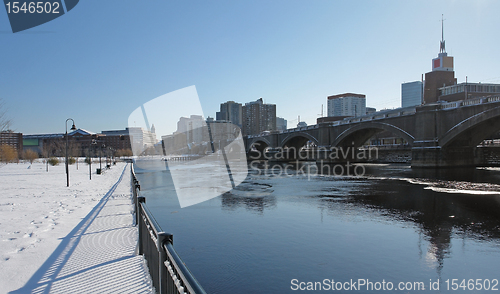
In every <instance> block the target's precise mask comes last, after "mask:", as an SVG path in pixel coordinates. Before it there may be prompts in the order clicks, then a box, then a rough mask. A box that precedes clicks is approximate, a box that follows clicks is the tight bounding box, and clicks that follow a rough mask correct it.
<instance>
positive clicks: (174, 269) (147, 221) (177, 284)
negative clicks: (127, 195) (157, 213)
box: [131, 164, 206, 294]
mask: <svg viewBox="0 0 500 294" xmlns="http://www.w3.org/2000/svg"><path fill="white" fill-rule="evenodd" d="M131 173H132V179H131V184H132V190H133V198H134V206H135V217H136V218H135V221H136V222H135V223H136V225H137V227H138V230H139V241H138V249H139V254H141V255H143V256H144V258H145V259H146V261H147V264H148V268H149V274H150V276H151V280H152V282H153V286H154V287H155V288H156V292H157V293H159V294H174V293H175V294H184V293H186V294H206V292H205V290H203V288H202V287H201V286H200V284H199V283H198V281H197V280H196V279H195V277H194V276H193V274H191V272H190V271H189V269H188V268H187V267H186V265H185V264H184V262H182V260H181V258H180V257H179V255H178V254H177V252H176V251H175V249H174V246H173V236H172V234H168V233H165V232H163V231H162V229H161V227H160V226H159V225H158V223H157V222H156V220H155V219H154V217H153V215H152V214H151V212H150V211H149V209H148V207H147V206H146V198H144V197H143V196H141V195H140V189H141V186H140V184H139V181H138V180H137V177H136V176H135V172H134V166H133V164H131Z"/></svg>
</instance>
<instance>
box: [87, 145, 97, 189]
mask: <svg viewBox="0 0 500 294" xmlns="http://www.w3.org/2000/svg"><path fill="white" fill-rule="evenodd" d="M96 145H97V142H96V140H95V139H92V142H91V143H90V147H89V178H90V179H91V180H92V149H94V150H95V146H96Z"/></svg>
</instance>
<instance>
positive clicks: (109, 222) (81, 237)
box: [11, 165, 153, 294]
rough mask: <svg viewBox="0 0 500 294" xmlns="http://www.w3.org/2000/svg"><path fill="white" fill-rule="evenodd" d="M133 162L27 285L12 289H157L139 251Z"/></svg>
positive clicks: (38, 290) (48, 290) (83, 290)
mask: <svg viewBox="0 0 500 294" xmlns="http://www.w3.org/2000/svg"><path fill="white" fill-rule="evenodd" d="M131 194H132V192H131V187H130V165H127V166H126V167H125V168H124V170H123V173H122V174H121V177H120V178H119V179H118V180H117V182H116V184H115V185H114V186H113V187H112V188H111V189H110V190H109V191H108V193H107V194H106V195H105V196H104V197H103V198H102V199H101V201H100V202H99V203H98V204H97V205H96V207H95V208H94V209H93V210H92V211H91V212H90V213H89V214H88V215H87V216H86V217H85V218H84V219H83V220H82V221H81V222H80V223H79V224H78V225H77V226H76V227H75V228H74V229H73V231H71V233H70V234H68V236H66V237H65V238H64V239H63V240H62V241H61V244H60V245H59V246H58V247H57V249H56V250H55V251H54V253H52V255H51V256H50V257H49V258H48V259H47V261H46V262H45V263H44V264H43V265H42V266H41V267H40V268H39V269H38V271H37V272H36V273H35V274H34V275H33V276H32V277H31V278H30V280H29V281H28V282H27V283H26V285H25V286H24V287H22V288H21V289H19V290H16V291H13V292H11V293H65V294H66V293H134V294H135V293H153V291H152V287H151V281H150V279H149V274H148V270H147V267H146V266H145V263H144V261H143V258H142V256H137V255H135V248H136V244H137V228H136V227H134V226H133V215H132V212H133V205H132V202H131Z"/></svg>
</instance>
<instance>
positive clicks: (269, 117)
mask: <svg viewBox="0 0 500 294" xmlns="http://www.w3.org/2000/svg"><path fill="white" fill-rule="evenodd" d="M242 112H243V128H242V129H243V135H244V136H246V135H256V134H260V133H261V132H263V131H275V130H276V104H264V101H263V100H262V98H259V99H257V101H253V102H250V103H245V106H243V108H242Z"/></svg>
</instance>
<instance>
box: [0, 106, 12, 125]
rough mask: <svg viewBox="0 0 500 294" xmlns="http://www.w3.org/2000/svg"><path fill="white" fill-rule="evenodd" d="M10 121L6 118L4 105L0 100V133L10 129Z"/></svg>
mask: <svg viewBox="0 0 500 294" xmlns="http://www.w3.org/2000/svg"><path fill="white" fill-rule="evenodd" d="M10 124H11V120H10V119H8V118H7V110H6V109H5V103H4V102H3V101H2V98H0V132H5V131H7V130H8V129H9V128H10Z"/></svg>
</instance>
